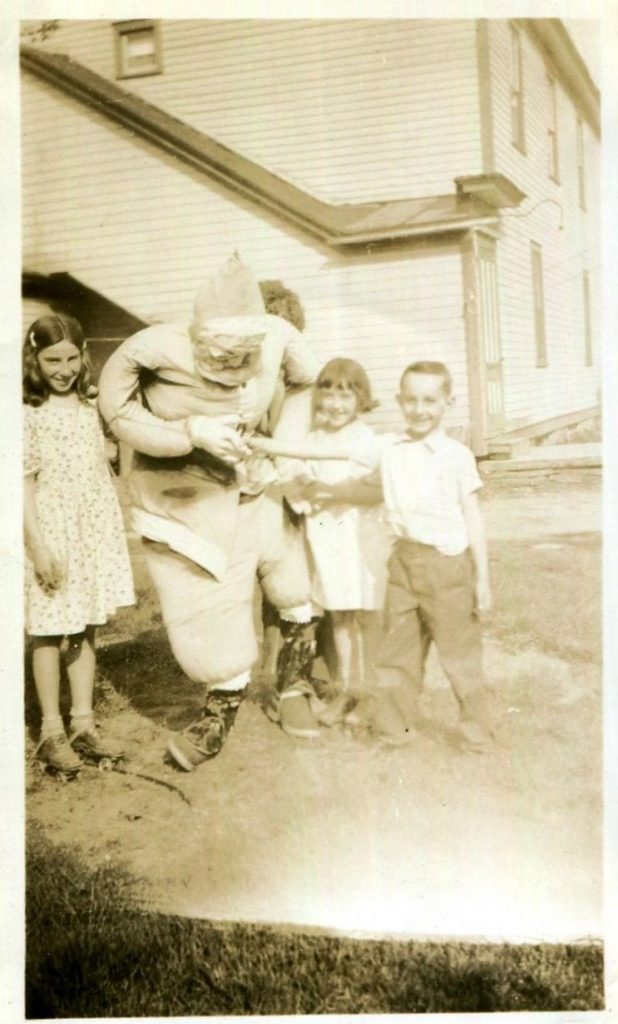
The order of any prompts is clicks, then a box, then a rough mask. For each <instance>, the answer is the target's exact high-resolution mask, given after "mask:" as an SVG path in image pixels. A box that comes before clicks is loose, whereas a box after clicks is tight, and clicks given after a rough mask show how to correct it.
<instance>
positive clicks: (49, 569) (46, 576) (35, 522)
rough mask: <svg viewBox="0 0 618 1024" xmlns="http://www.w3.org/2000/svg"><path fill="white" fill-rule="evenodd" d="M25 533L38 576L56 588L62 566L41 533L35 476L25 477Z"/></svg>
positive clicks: (45, 583)
mask: <svg viewBox="0 0 618 1024" xmlns="http://www.w3.org/2000/svg"><path fill="white" fill-rule="evenodd" d="M24 533H25V537H26V544H27V546H28V551H29V553H30V557H31V559H32V564H33V566H34V571H35V572H36V574H37V577H38V578H39V580H40V582H41V583H42V584H43V586H45V587H49V588H50V589H51V590H55V589H56V588H57V587H59V586H60V584H61V582H62V567H61V565H60V563H59V561H58V559H57V558H56V557H55V556H54V554H53V553H52V552H51V551H50V549H49V548H48V546H47V544H46V542H45V538H44V537H43V534H42V533H41V529H40V526H39V519H38V516H37V511H36V488H35V481H34V476H26V477H25V478H24Z"/></svg>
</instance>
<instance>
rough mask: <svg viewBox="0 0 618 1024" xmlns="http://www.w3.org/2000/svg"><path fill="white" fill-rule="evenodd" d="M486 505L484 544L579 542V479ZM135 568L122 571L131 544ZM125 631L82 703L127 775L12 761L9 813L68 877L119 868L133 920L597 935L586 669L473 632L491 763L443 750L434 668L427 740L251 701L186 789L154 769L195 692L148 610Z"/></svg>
mask: <svg viewBox="0 0 618 1024" xmlns="http://www.w3.org/2000/svg"><path fill="white" fill-rule="evenodd" d="M487 491H488V494H487V495H486V496H485V498H484V505H485V512H486V517H487V522H488V530H489V535H490V538H491V539H492V540H493V541H500V540H506V539H515V540H517V541H525V542H526V544H529V545H530V546H532V547H537V548H542V549H544V548H546V549H548V550H549V551H551V550H552V548H555V547H560V548H563V547H565V546H566V547H567V548H568V546H569V545H571V544H573V545H574V544H575V543H576V542H577V540H578V539H579V540H580V541H581V538H582V536H586V537H587V538H588V541H589V542H590V543H593V544H598V543H599V541H600V538H599V530H600V479H599V477H598V475H596V474H591V473H589V472H588V473H587V472H583V473H579V474H577V473H573V474H568V473H563V474H562V475H561V476H560V477H559V478H554V479H547V478H543V477H525V476H522V475H521V474H517V475H515V474H513V476H511V477H509V478H505V479H504V480H492V481H491V484H490V485H489V486H488V488H487ZM135 558H136V568H138V561H139V552H138V549H137V547H136V550H135ZM592 582H594V581H592ZM534 585H535V584H534V579H531V580H530V586H531V587H534ZM142 596H143V595H142ZM568 596H569V595H562V597H561V599H565V600H567V599H568ZM144 600H146V598H144ZM148 600H152V597H151V596H150V597H149V598H148ZM127 615H128V618H126V619H125V622H126V623H128V624H129V625H128V628H129V629H131V628H132V629H133V632H132V636H131V639H130V641H118V639H117V638H116V641H115V642H113V643H107V644H106V643H105V641H104V640H102V641H101V648H100V650H99V666H100V670H101V672H102V674H103V675H104V676H105V677H106V678H107V679H109V680H110V681H111V682H112V683H113V685H114V687H115V691H117V692H106V694H105V695H104V698H103V704H104V705H107V710H108V715H107V716H106V722H105V725H106V731H107V734H108V735H109V736H110V737H113V738H114V739H117V740H119V741H120V742H121V743H122V744H123V745H124V746H125V749H126V751H127V762H126V772H127V774H120V773H117V772H112V773H107V774H102V773H100V772H98V771H97V770H96V769H85V770H84V771H83V772H82V774H81V776H80V778H79V779H78V780H77V781H76V782H72V783H70V784H68V785H64V786H63V785H60V784H59V783H56V782H54V781H53V780H51V779H50V778H48V777H43V776H41V775H40V773H38V772H37V771H36V770H35V768H34V767H33V766H32V765H30V766H29V768H28V772H27V809H28V815H29V818H30V820H31V821H34V822H36V823H37V824H38V825H39V826H40V827H42V829H43V830H44V832H45V833H46V834H47V835H48V836H49V837H50V838H52V839H53V841H54V842H57V843H65V844H68V845H70V846H71V847H72V848H73V849H74V851H75V852H76V853H78V854H79V855H80V856H82V857H83V858H84V859H85V860H86V861H87V862H88V863H89V864H91V865H95V864H102V863H108V864H109V863H114V864H118V865H121V866H122V867H123V868H125V869H127V870H128V871H130V873H131V874H132V875H133V876H135V877H136V878H137V879H138V880H139V887H138V898H139V899H140V901H142V902H143V904H144V905H146V906H148V907H150V908H155V909H158V910H161V911H164V912H173V913H178V914H184V915H190V916H194V917H202V918H209V919H212V920H243V921H254V922H270V923H275V924H280V925H291V926H303V927H306V926H308V927H316V928H326V929H336V930H338V931H342V932H345V933H347V934H353V935H354V934H359V935H361V934H362V935H401V936H404V935H405V936H418V937H421V936H466V937H483V938H490V939H498V938H500V939H506V940H511V941H517V940H523V939H533V940H537V939H539V940H559V941H562V940H573V939H580V938H584V937H587V936H594V937H598V936H600V935H601V931H602V929H601V904H602V900H601V854H602V834H601V815H602V794H601V726H602V723H601V686H600V678H599V676H600V672H599V666H598V660H597V661H590V660H588V661H586V660H580V661H578V662H577V663H576V664H573V663H571V662H570V661H569V660H567V659H564V658H562V657H557V656H556V655H555V654H551V653H547V651H544V650H541V649H538V648H535V647H534V646H533V645H532V646H531V645H530V644H528V645H527V646H525V647H521V648H518V649H513V647H512V645H509V644H508V643H503V642H502V640H501V638H500V637H499V636H498V637H496V636H492V637H490V638H489V639H488V641H487V644H486V663H487V670H488V676H489V678H490V679H491V681H492V685H493V687H494V688H495V697H496V701H497V705H498V706H499V708H500V711H501V717H500V724H499V729H498V743H497V746H496V749H495V751H494V752H492V753H489V754H483V755H471V754H462V753H461V752H460V751H459V750H458V749H457V748H456V747H455V746H452V745H450V744H449V743H448V742H446V741H445V733H444V729H443V726H444V724H447V725H448V724H449V723H450V722H452V721H454V714H455V708H454V702H453V700H452V697H451V695H450V692H449V690H448V688H447V687H446V684H445V681H444V679H443V677H442V675H441V672H440V669H439V667H438V666H437V664H436V663H435V659H434V660H432V661H431V663H430V671H429V678H428V685H427V690H426V695H425V702H426V711H427V718H428V722H429V725H428V727H427V728H426V729H425V730H424V731H423V732H422V733H419V734H418V736H417V737H416V738H415V740H414V742H413V743H412V744H410V745H409V746H407V747H405V748H397V749H388V748H383V747H380V746H378V745H376V744H375V743H374V742H372V741H370V740H369V739H368V738H366V737H363V736H354V735H352V734H350V733H347V732H345V731H343V730H341V729H331V730H324V731H323V734H322V736H321V738H320V739H319V740H317V741H312V742H309V743H307V742H300V741H295V740H292V739H290V738H288V737H286V736H285V735H284V734H283V733H282V732H281V731H280V730H279V729H278V728H277V727H276V726H274V725H273V724H272V723H271V722H270V721H268V719H267V718H266V717H265V715H264V714H263V712H262V710H261V708H260V706H259V703H258V702H257V701H256V699H255V694H256V692H257V689H258V688H259V687H257V686H255V687H254V688H253V691H252V692H253V695H254V697H253V699H250V700H248V701H246V702H245V703H244V705H243V706H242V707H241V709H240V711H239V715H238V719H237V725H236V728H235V729H234V731H233V733H232V735H231V737H230V739H229V741H228V743H227V744H226V746H225V748H224V750H223V752H222V753H221V755H220V756H219V757H217V758H216V759H214V760H213V761H212V762H210V763H208V764H207V765H205V766H203V767H202V768H201V769H200V770H199V771H197V772H195V773H193V774H191V775H186V774H184V773H179V772H177V771H175V770H174V769H173V768H172V767H171V766H169V765H166V764H164V762H163V753H164V749H165V742H166V737H167V735H168V732H169V729H170V728H176V727H178V726H179V725H182V724H184V723H185V722H186V721H188V720H190V719H191V717H192V714H193V711H194V710H195V708H197V706H198V704H199V696H200V695H199V692H196V691H195V689H194V688H193V687H192V686H191V685H190V684H189V683H188V682H187V681H186V680H185V679H184V678H183V677H182V675H181V673H180V672H179V670H178V669H177V667H176V665H175V663H174V661H173V659H172V657H171V655H170V653H169V649H168V647H167V642H166V639H165V635H164V633H163V631H162V630H161V628H160V626H159V625H158V623H157V616H156V613H155V614H154V616H152V617H151V619H149V620H148V622H147V627H148V628H145V626H144V623H145V621H146V620H145V619H144V618H143V616H142V617H141V618H140V613H138V612H129V613H127ZM131 616H133V619H131ZM131 622H133V623H134V627H131ZM432 723H433V725H434V726H435V728H432ZM28 743H29V749H32V742H31V740H29V741H28Z"/></svg>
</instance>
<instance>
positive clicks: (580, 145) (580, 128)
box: [575, 117, 586, 210]
mask: <svg viewBox="0 0 618 1024" xmlns="http://www.w3.org/2000/svg"><path fill="white" fill-rule="evenodd" d="M575 130H576V133H577V135H576V150H577V195H578V197H579V205H580V206H581V208H582V210H585V209H586V154H585V151H584V122H583V121H582V119H581V117H578V118H577V123H576V129H575Z"/></svg>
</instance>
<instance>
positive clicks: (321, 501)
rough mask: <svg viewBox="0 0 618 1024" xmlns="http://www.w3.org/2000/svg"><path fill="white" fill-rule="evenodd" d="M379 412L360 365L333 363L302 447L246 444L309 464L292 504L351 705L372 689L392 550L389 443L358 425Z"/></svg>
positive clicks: (322, 378)
mask: <svg viewBox="0 0 618 1024" xmlns="http://www.w3.org/2000/svg"><path fill="white" fill-rule="evenodd" d="M376 404H377V403H375V402H374V401H373V399H372V397H371V386H370V383H369V379H368V377H367V374H366V373H365V370H364V369H363V367H362V366H361V365H360V363H357V362H356V360H354V359H346V358H336V359H331V360H330V362H328V363H327V364H326V366H324V367H323V369H322V370H321V371H320V374H319V376H318V379H317V381H316V384H315V387H314V422H313V429H312V431H311V432H310V433H309V435H308V436H307V439H306V441H305V442H297V443H295V444H294V445H292V446H291V447H290V446H288V445H283V444H281V443H280V442H278V441H273V440H270V439H267V440H264V439H250V440H249V442H248V443H249V446H250V447H252V448H254V449H256V450H259V451H262V452H264V453H268V454H270V455H274V456H277V455H279V456H288V457H292V458H296V459H305V460H309V461H308V462H307V463H305V471H304V474H301V476H300V478H299V479H300V487H299V488H297V490H296V494H297V495H298V497H299V498H300V500H299V501H296V502H295V501H291V504H292V507H293V508H295V509H296V510H297V511H299V512H303V513H304V514H305V529H306V535H307V541H308V545H309V549H310V553H311V568H312V598H313V601H314V604H315V605H316V606H317V607H318V608H322V609H324V610H325V611H327V612H329V613H330V617H331V621H332V627H333V640H334V645H335V650H336V655H337V659H336V660H337V683H338V686H339V689H340V691H342V692H343V693H349V694H351V695H352V696H356V697H359V696H361V694H363V693H364V692H366V691H367V690H368V689H371V688H372V685H373V675H374V659H375V652H376V647H377V643H378V641H379V638H380V630H381V624H380V614H379V613H380V612H381V611H382V607H383V604H384V594H385V590H386V563H387V560H388V554H389V550H390V540H389V538H388V534H387V530H386V527H385V525H384V522H383V513H382V505H381V503H382V489H381V484H380V477H379V465H380V459H381V455H382V452H383V451H384V448H385V447H387V446H388V445H389V444H390V443H391V438H390V436H389V435H386V434H382V435H380V434H376V432H375V431H374V430H373V428H372V427H370V426H369V424H367V423H365V422H364V420H363V418H362V417H363V414H364V413H366V412H369V411H370V410H371V409H373V408H374V406H375V405H376Z"/></svg>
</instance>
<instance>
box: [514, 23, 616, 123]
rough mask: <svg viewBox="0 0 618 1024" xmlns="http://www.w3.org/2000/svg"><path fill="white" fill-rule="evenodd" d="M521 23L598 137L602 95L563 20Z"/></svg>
mask: <svg viewBox="0 0 618 1024" xmlns="http://www.w3.org/2000/svg"><path fill="white" fill-rule="evenodd" d="M519 20H521V22H522V24H524V25H526V26H527V27H528V28H529V29H530V31H531V32H532V34H533V35H534V36H536V38H537V39H538V40H539V42H540V43H541V44H542V45H543V46H544V48H545V50H546V51H547V53H548V54H549V56H550V57H551V58H552V60H553V62H554V64H555V65H556V67H558V68H559V70H560V72H561V74H562V76H563V78H564V81H565V83H566V84H567V85H568V86H569V88H570V90H571V92H572V94H573V96H574V98H575V99H576V101H577V102H578V103H579V104H580V106H581V107H582V109H583V111H584V113H585V114H586V117H587V118H588V120H589V122H590V125H591V126H592V128H593V129H594V131H595V132H596V133H597V135H598V134H599V133H600V130H601V97H600V93H599V90H598V89H597V87H596V85H595V84H594V82H593V80H592V77H591V75H590V72H589V71H588V68H587V67H586V64H585V63H584V61H583V60H582V57H581V56H580V53H579V50H578V49H577V47H576V46H575V44H574V42H573V40H572V39H571V37H570V35H569V33H568V32H567V30H566V28H565V27H564V25H563V24H562V21H561V20H560V18H522V19H519Z"/></svg>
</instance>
